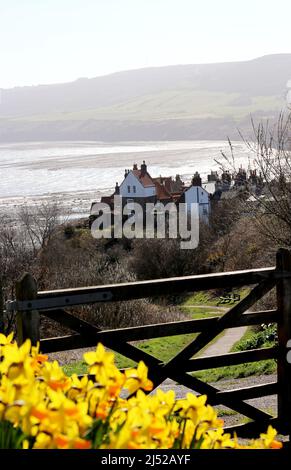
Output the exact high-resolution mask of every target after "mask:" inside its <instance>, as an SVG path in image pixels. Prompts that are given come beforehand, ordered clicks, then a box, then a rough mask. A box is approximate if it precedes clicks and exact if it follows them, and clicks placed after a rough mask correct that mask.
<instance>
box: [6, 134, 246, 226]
mask: <svg viewBox="0 0 291 470" xmlns="http://www.w3.org/2000/svg"><path fill="white" fill-rule="evenodd" d="M232 147H233V153H234V156H235V165H236V166H237V167H239V166H241V165H243V166H247V165H248V164H249V162H250V160H251V158H252V155H250V153H249V150H248V149H247V148H246V146H245V144H244V143H243V142H239V141H235V142H232ZM223 154H224V155H228V156H230V149H229V144H228V142H227V141H162V142H118V143H116V142H115V143H104V142H25V143H9V144H0V214H1V213H3V212H6V213H7V212H9V213H12V212H13V211H14V212H15V211H17V209H18V208H19V206H20V205H22V204H38V203H41V202H43V201H48V200H52V199H53V200H57V201H59V202H60V203H61V204H63V207H64V212H66V213H68V214H70V216H71V217H82V216H84V217H87V216H88V215H89V212H90V207H91V203H92V202H95V201H98V199H99V198H100V197H101V196H102V195H110V194H111V193H112V191H113V188H114V186H115V183H116V182H118V183H121V182H122V180H123V177H124V171H125V169H130V168H132V166H133V164H134V163H137V164H138V166H140V164H141V163H142V162H143V161H145V162H146V164H147V167H148V172H149V173H150V174H151V175H152V176H154V177H155V176H160V175H162V176H173V177H175V175H177V174H179V175H180V176H181V178H182V179H183V180H184V181H185V182H188V181H190V179H191V177H192V175H193V174H194V173H195V172H196V171H198V172H199V173H200V174H201V176H202V179H203V181H206V180H207V174H209V173H210V171H211V170H218V169H219V167H220V165H221V164H224V163H225V159H224V157H223Z"/></svg>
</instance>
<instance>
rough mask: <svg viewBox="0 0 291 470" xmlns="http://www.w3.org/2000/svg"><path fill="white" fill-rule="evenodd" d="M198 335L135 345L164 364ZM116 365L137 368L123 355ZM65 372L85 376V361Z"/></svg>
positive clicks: (72, 365)
mask: <svg viewBox="0 0 291 470" xmlns="http://www.w3.org/2000/svg"><path fill="white" fill-rule="evenodd" d="M195 336H196V334H189V335H178V336H166V337H165V338H154V339H150V340H148V341H142V342H139V343H135V345H136V346H137V347H138V348H139V349H141V350H142V351H145V352H147V353H148V354H151V355H152V356H154V357H156V358H157V359H160V360H161V361H163V362H167V361H169V360H170V359H171V358H172V357H173V356H175V354H177V353H178V352H179V351H180V350H181V349H183V348H184V347H185V346H187V344H189V342H190V341H192V340H193V339H194V338H195ZM115 364H116V366H117V367H118V368H119V369H125V368H127V367H133V366H135V364H136V363H135V362H133V361H131V360H130V359H128V358H126V357H124V356H122V355H121V354H118V353H116V354H115ZM63 369H64V371H65V373H66V374H68V375H72V374H74V373H75V374H78V375H81V374H85V373H86V372H87V367H86V364H85V363H84V362H83V361H79V362H75V363H72V364H67V365H65V366H64V367H63Z"/></svg>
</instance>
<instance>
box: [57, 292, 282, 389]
mask: <svg viewBox="0 0 291 470" xmlns="http://www.w3.org/2000/svg"><path fill="white" fill-rule="evenodd" d="M248 292H249V289H248V288H245V289H241V290H240V291H239V293H240V295H241V298H244V297H245V296H246V295H247V294H248ZM216 303H217V298H214V297H213V295H211V294H209V293H205V292H197V293H195V294H193V295H191V296H189V297H188V298H187V299H186V300H184V302H183V304H182V305H183V306H185V305H197V306H196V307H195V308H191V309H190V308H187V309H185V311H187V313H189V316H190V317H191V318H193V319H200V318H206V317H209V315H211V316H214V315H215V313H214V311H213V308H212V306H213V305H216ZM199 304H200V305H208V306H209V308H201V307H199ZM189 310H190V311H189ZM216 315H221V312H220V311H217V313H216ZM223 334H224V332H222V333H221V334H220V335H218V336H217V337H216V338H215V339H214V340H213V341H212V342H211V343H209V344H207V346H205V348H204V349H202V350H201V351H200V353H199V354H198V355H201V354H202V353H203V351H204V350H205V349H207V348H208V347H209V346H210V345H211V344H213V343H215V342H216V341H217V340H218V339H219V338H220V337H221V336H222V335H223ZM254 334H255V333H254V331H253V330H252V329H251V328H249V329H248V330H247V332H246V333H245V335H244V336H243V338H241V340H240V341H238V342H237V343H236V344H235V345H234V346H233V348H232V350H233V351H238V350H240V345H241V344H244V343H245V342H246V340H248V339H249V338H251V337H252V336H253V335H254ZM195 336H196V334H188V335H179V336H168V337H165V338H154V339H150V340H146V341H141V342H136V343H134V344H135V345H136V346H137V347H138V348H139V349H141V350H143V351H145V352H147V353H148V354H150V355H152V356H154V357H156V358H158V359H159V360H161V361H162V362H167V361H169V360H170V359H171V358H172V357H173V356H175V355H176V354H177V353H178V352H179V351H181V350H182V349H183V348H184V347H185V346H187V344H189V342H190V341H192V340H193V339H194V338H195ZM270 345H271V344H266V345H265V346H270ZM115 361H116V365H117V367H118V368H120V369H123V368H127V367H133V366H135V363H134V362H133V361H131V360H130V359H127V358H126V357H124V356H122V355H120V354H117V353H116V354H115ZM64 370H65V372H66V373H67V374H68V375H71V374H73V373H76V374H84V373H86V372H87V370H86V364H85V363H84V362H82V361H79V362H76V363H73V364H68V365H66V366H64ZM275 370H276V362H275V360H272V359H270V360H266V361H259V362H253V363H247V364H239V365H236V366H230V367H219V368H216V369H210V370H204V371H198V372H195V373H193V374H192V375H194V376H195V377H197V378H199V379H201V380H203V381H205V382H217V381H218V380H222V379H237V378H243V377H249V376H251V375H264V374H272V373H274V372H275Z"/></svg>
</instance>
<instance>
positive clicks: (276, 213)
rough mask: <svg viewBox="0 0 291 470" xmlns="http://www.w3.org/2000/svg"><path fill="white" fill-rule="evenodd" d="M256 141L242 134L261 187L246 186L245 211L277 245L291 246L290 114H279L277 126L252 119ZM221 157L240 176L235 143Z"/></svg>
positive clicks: (227, 167) (221, 162)
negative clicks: (255, 121) (257, 122)
mask: <svg viewBox="0 0 291 470" xmlns="http://www.w3.org/2000/svg"><path fill="white" fill-rule="evenodd" d="M252 129H253V136H254V137H253V139H245V138H244V136H243V135H241V137H242V139H243V142H244V143H245V145H246V148H247V149H248V151H249V154H250V157H249V169H254V170H256V174H257V177H258V179H259V180H260V181H261V183H260V184H259V185H257V184H252V183H250V182H249V183H247V184H246V187H245V191H246V192H247V193H248V196H249V197H248V198H247V203H246V205H245V211H246V212H247V213H248V214H249V215H253V216H255V217H256V220H257V224H258V227H259V229H260V230H261V231H262V233H263V234H265V235H266V236H267V237H268V238H269V239H271V240H272V241H273V242H275V243H276V244H278V245H284V246H291V147H290V144H291V113H290V112H289V113H287V114H284V113H283V112H282V113H281V114H280V115H279V117H278V120H277V122H276V124H275V125H273V126H270V124H269V123H268V122H265V123H263V122H261V123H259V124H258V125H256V124H255V123H254V121H253V120H252ZM229 149H230V151H229V153H228V154H226V153H223V154H222V157H223V158H222V160H221V161H220V165H221V168H222V169H230V170H231V171H232V172H233V174H234V175H236V174H237V173H238V168H237V161H236V155H235V151H234V148H233V146H232V143H231V142H229Z"/></svg>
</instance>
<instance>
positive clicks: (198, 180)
mask: <svg viewBox="0 0 291 470" xmlns="http://www.w3.org/2000/svg"><path fill="white" fill-rule="evenodd" d="M192 186H202V179H201V177H200V175H199V173H198V171H196V173H195V174H194V176H193V178H192Z"/></svg>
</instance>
